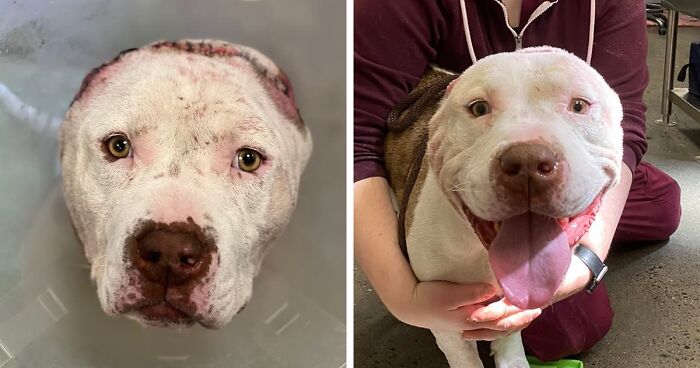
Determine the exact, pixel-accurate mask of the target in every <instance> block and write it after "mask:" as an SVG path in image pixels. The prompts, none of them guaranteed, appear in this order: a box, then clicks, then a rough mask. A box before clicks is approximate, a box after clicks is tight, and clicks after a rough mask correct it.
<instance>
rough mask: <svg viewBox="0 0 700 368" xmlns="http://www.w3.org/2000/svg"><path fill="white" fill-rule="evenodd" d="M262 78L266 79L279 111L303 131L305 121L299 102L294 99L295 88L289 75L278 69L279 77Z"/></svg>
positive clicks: (266, 84) (268, 90)
mask: <svg viewBox="0 0 700 368" xmlns="http://www.w3.org/2000/svg"><path fill="white" fill-rule="evenodd" d="M261 77H262V78H265V80H264V81H263V84H264V86H265V89H266V90H267V92H268V94H269V95H270V98H272V101H273V102H274V103H275V106H277V108H278V109H279V111H280V112H281V113H282V114H283V115H284V116H285V117H287V118H288V119H290V120H291V121H292V122H293V123H294V125H296V126H297V127H298V128H299V129H303V128H304V120H303V119H302V118H301V114H300V113H299V108H298V107H297V102H296V99H295V97H294V88H293V87H292V83H291V82H290V81H289V77H287V74H286V73H285V72H284V71H283V70H282V69H281V68H279V67H278V73H277V75H275V76H272V77H267V76H265V75H264V74H263V75H261Z"/></svg>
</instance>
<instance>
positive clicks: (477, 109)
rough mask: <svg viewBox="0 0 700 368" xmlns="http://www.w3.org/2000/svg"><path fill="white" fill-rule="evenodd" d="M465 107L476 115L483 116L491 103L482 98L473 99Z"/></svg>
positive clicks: (488, 111)
mask: <svg viewBox="0 0 700 368" xmlns="http://www.w3.org/2000/svg"><path fill="white" fill-rule="evenodd" d="M467 108H469V111H471V113H472V114H474V116H476V117H479V116H484V115H486V114H488V113H490V112H491V105H489V103H488V102H486V101H484V100H477V101H474V102H472V103H470V104H469V105H467Z"/></svg>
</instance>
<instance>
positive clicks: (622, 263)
mask: <svg viewBox="0 0 700 368" xmlns="http://www.w3.org/2000/svg"><path fill="white" fill-rule="evenodd" d="M648 35H649V46H650V47H649V56H648V62H649V67H650V73H651V83H650V86H649V88H648V90H647V93H646V96H645V99H646V103H647V105H648V112H647V122H648V124H647V135H648V139H649V151H648V153H647V155H646V156H645V159H646V160H648V161H651V162H652V163H654V164H656V165H657V166H659V167H660V168H662V169H663V170H665V171H666V172H667V173H669V174H670V175H671V176H673V177H674V178H675V179H676V180H677V181H678V182H679V183H680V185H681V187H682V188H683V203H682V206H683V219H682V222H681V225H680V228H679V229H678V231H677V232H676V233H675V234H674V235H673V236H672V237H671V239H670V240H669V241H668V243H667V244H656V245H646V246H641V245H640V246H639V247H637V248H629V249H615V250H613V251H612V253H611V255H610V257H609V258H608V263H609V265H610V269H611V271H610V272H609V274H608V276H607V277H606V280H607V281H606V282H607V286H608V289H609V291H610V294H611V300H612V304H613V309H614V310H615V320H614V324H613V327H612V329H611V331H610V333H609V334H608V335H607V336H606V337H605V339H604V340H603V341H602V342H600V343H599V344H598V345H597V346H595V347H594V348H593V349H592V350H591V351H589V352H587V353H585V354H583V355H582V356H580V357H579V359H581V360H583V361H584V362H585V364H586V367H605V368H615V367H700V318H698V315H700V307H698V302H699V301H700V296H698V293H697V291H698V290H700V267H699V266H698V265H699V264H700V246H698V239H700V227H698V224H700V202H699V201H698V198H700V162H698V161H696V160H700V158H697V159H696V156H698V155H700V123H696V122H694V121H692V120H691V119H690V118H689V117H688V116H686V115H684V114H683V113H682V112H677V113H675V114H674V117H675V120H676V121H677V122H678V126H677V127H674V128H663V127H658V126H656V125H654V124H653V122H654V120H656V119H657V118H659V116H660V100H661V80H662V74H661V73H662V70H663V53H664V47H665V38H664V37H663V36H659V35H657V34H656V32H654V30H653V29H651V28H650V29H649V31H648ZM693 40H700V29H698V28H692V29H690V28H685V29H682V30H681V31H680V33H679V35H678V44H679V45H680V46H679V47H678V54H677V61H678V64H679V65H680V64H681V63H685V62H687V61H685V60H688V50H687V49H688V46H687V45H688V44H689V43H690V42H691V41H693ZM676 70H677V69H676ZM354 274H355V366H356V367H363V368H364V367H377V368H388V367H402V368H403V367H422V368H433V367H446V366H447V362H446V361H445V358H444V357H443V355H442V353H441V352H440V351H439V350H438V348H437V346H436V345H435V343H434V339H433V337H432V334H430V332H429V331H427V330H424V329H419V328H414V327H411V326H407V325H404V324H402V323H400V322H398V321H397V320H396V319H394V318H393V317H392V316H391V315H390V314H389V313H388V312H387V311H386V309H385V308H384V306H383V305H382V304H381V302H380V301H379V299H378V298H377V296H376V294H375V293H374V292H373V291H372V287H371V285H369V284H368V283H367V281H366V279H365V278H364V276H363V274H362V272H361V271H360V270H359V268H357V267H356V269H355V272H354Z"/></svg>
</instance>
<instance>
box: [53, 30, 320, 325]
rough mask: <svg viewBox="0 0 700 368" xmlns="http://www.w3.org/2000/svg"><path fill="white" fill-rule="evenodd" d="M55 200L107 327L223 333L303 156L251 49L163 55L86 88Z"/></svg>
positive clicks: (138, 57) (105, 69)
mask: <svg viewBox="0 0 700 368" xmlns="http://www.w3.org/2000/svg"><path fill="white" fill-rule="evenodd" d="M60 144H61V158H62V166H63V180H64V187H65V188H64V191H65V198H66V202H67V204H68V207H69V209H70V213H71V217H72V219H73V223H74V225H75V228H76V230H77V233H78V235H79V237H80V239H81V241H82V243H83V245H84V247H85V253H86V255H87V258H88V260H89V261H90V263H91V267H92V277H93V278H94V280H95V281H96V284H97V290H98V295H99V299H100V302H101V304H102V307H103V309H104V310H105V311H106V312H107V313H108V314H123V315H126V316H128V317H131V318H134V319H136V320H138V321H140V322H142V323H144V324H148V325H157V326H169V327H179V326H187V325H192V324H193V323H195V322H198V323H200V324H202V325H204V326H205V327H212V328H214V327H220V326H222V325H223V324H225V323H227V322H228V321H229V320H230V319H231V318H232V317H233V316H234V315H235V314H236V313H237V312H238V311H240V310H241V309H242V308H243V306H244V305H245V303H246V302H247V301H248V299H249V298H250V296H251V291H252V281H253V277H254V276H255V275H256V273H257V271H258V268H259V266H260V262H261V261H262V258H263V256H264V254H265V251H266V249H267V246H268V245H269V244H270V243H271V242H272V240H273V239H274V238H275V237H276V236H277V235H278V234H279V233H280V231H281V230H282V229H283V228H284V226H285V225H286V224H287V222H288V220H289V217H290V215H291V212H292V210H293V208H294V206H295V202H296V198H297V192H298V185H299V180H300V175H301V172H302V170H303V168H304V166H305V164H306V161H307V159H308V157H309V154H310V152H311V138H310V136H309V133H308V131H307V129H306V128H305V127H304V125H303V123H302V120H301V118H300V116H299V115H298V111H297V108H296V104H295V102H294V97H293V94H292V89H291V86H290V84H289V82H288V80H287V78H286V76H285V75H284V73H283V72H282V71H281V70H280V69H278V68H277V67H276V66H275V65H274V64H273V63H272V62H271V61H270V60H268V59H267V58H266V57H265V56H263V55H261V54H260V53H258V52H257V51H255V50H252V49H250V48H246V47H242V46H237V45H232V44H228V43H224V42H220V41H180V42H161V43H156V44H152V45H149V46H146V47H143V48H141V49H137V50H130V51H127V52H124V53H122V54H120V56H119V57H118V58H116V59H115V60H113V61H111V62H110V63H107V64H104V65H103V66H102V67H100V68H97V69H95V70H94V71H93V72H91V73H90V74H89V75H88V76H87V77H86V78H85V81H84V82H83V86H82V88H81V90H80V92H78V95H77V96H76V99H75V100H74V102H73V104H72V105H71V108H70V110H69V111H68V113H67V115H66V121H65V122H64V124H63V126H62V130H61V142H60Z"/></svg>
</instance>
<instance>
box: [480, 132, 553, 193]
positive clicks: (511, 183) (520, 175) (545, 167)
mask: <svg viewBox="0 0 700 368" xmlns="http://www.w3.org/2000/svg"><path fill="white" fill-rule="evenodd" d="M497 166H498V167H497V168H496V169H495V170H494V171H495V173H494V174H495V178H496V182H497V183H498V184H500V185H503V186H504V187H506V188H508V189H510V190H514V191H523V190H528V187H529V190H530V191H535V192H537V191H540V190H542V189H545V188H546V187H549V186H552V185H554V184H557V183H558V182H559V181H560V180H561V170H560V168H559V166H560V165H559V161H558V159H557V155H556V153H555V152H554V151H553V150H552V149H551V148H549V147H547V146H545V145H543V144H541V143H518V144H515V145H513V146H511V147H509V148H507V149H506V150H505V151H503V153H502V154H501V156H500V157H499V158H498V165H497Z"/></svg>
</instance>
